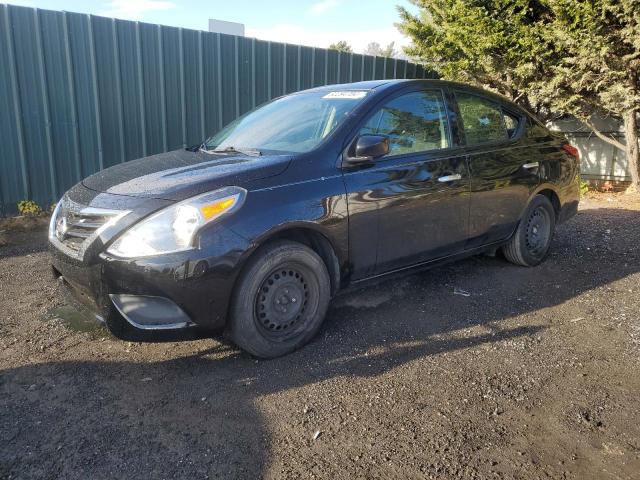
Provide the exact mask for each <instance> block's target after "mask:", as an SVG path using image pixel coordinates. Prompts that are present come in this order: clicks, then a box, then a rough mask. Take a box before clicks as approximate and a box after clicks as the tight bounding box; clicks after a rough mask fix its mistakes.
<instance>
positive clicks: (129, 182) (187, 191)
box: [82, 150, 291, 201]
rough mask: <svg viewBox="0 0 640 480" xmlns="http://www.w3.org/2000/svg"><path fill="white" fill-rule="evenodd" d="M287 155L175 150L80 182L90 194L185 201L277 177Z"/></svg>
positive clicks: (135, 161)
mask: <svg viewBox="0 0 640 480" xmlns="http://www.w3.org/2000/svg"><path fill="white" fill-rule="evenodd" d="M290 162H291V156H289V155H262V156H248V155H242V154H225V155H223V154H209V153H205V152H202V151H197V152H193V151H189V150H175V151H172V152H166V153H160V154H158V155H152V156H150V157H144V158H141V159H138V160H133V161H130V162H126V163H122V164H120V165H116V166H113V167H110V168H107V169H105V170H102V171H100V172H98V173H96V174H94V175H91V176H90V177H87V178H86V179H84V180H83V181H82V184H83V185H84V186H85V187H86V188H88V189H91V190H93V191H96V192H103V193H109V194H112V195H125V196H129V197H142V198H157V199H163V200H175V201H179V200H184V199H186V198H189V197H192V196H194V195H198V194H200V193H204V192H208V191H211V190H215V189H216V188H220V187H224V186H228V185H236V186H240V187H245V188H247V187H248V186H249V185H248V184H250V183H251V182H252V181H255V180H260V179H263V178H267V177H272V176H275V175H279V174H280V173H282V172H284V171H285V170H286V168H287V166H288V165H289V163H290Z"/></svg>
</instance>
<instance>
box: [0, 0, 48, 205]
mask: <svg viewBox="0 0 640 480" xmlns="http://www.w3.org/2000/svg"><path fill="white" fill-rule="evenodd" d="M9 22H10V24H11V33H12V34H13V49H14V52H15V55H14V61H15V67H16V78H17V84H18V89H17V90H18V92H17V93H18V103H19V108H20V112H21V114H22V116H21V118H20V121H21V123H22V134H23V137H24V147H25V156H26V171H27V175H28V192H27V194H28V195H30V197H31V198H33V199H34V200H36V201H37V202H38V203H43V204H45V205H46V204H48V203H49V200H48V199H50V198H52V197H55V195H56V193H57V192H54V188H53V187H54V186H55V184H56V176H55V175H56V172H55V171H53V168H52V165H51V164H52V161H53V147H52V145H51V135H50V126H51V124H50V123H49V118H48V108H49V106H48V101H47V98H46V95H45V93H46V88H43V85H45V84H44V80H43V78H42V75H43V70H44V67H43V65H42V64H43V59H42V43H41V39H40V27H39V21H38V14H37V12H36V11H35V10H31V9H24V8H16V7H11V6H10V7H9ZM3 137H4V135H3Z"/></svg>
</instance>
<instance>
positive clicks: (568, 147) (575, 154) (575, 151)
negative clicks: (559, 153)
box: [562, 143, 580, 160]
mask: <svg viewBox="0 0 640 480" xmlns="http://www.w3.org/2000/svg"><path fill="white" fill-rule="evenodd" d="M562 149H563V150H564V151H565V152H567V153H568V154H569V155H571V156H572V157H573V158H575V159H576V160H579V159H580V152H579V151H578V149H577V148H576V147H574V146H573V145H570V144H568V143H565V144H564V145H562Z"/></svg>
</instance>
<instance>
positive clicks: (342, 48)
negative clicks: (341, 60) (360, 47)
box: [329, 40, 353, 53]
mask: <svg viewBox="0 0 640 480" xmlns="http://www.w3.org/2000/svg"><path fill="white" fill-rule="evenodd" d="M329 49H330V50H338V51H339V52H345V53H353V49H352V48H351V45H349V44H348V43H347V42H346V41H344V40H340V41H339V42H337V43H332V44H331V45H329Z"/></svg>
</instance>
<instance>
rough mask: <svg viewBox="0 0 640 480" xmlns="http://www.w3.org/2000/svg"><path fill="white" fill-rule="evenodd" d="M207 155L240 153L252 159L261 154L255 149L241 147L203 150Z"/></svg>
mask: <svg viewBox="0 0 640 480" xmlns="http://www.w3.org/2000/svg"><path fill="white" fill-rule="evenodd" d="M205 151H206V152H207V153H242V154H243V155H250V156H253V157H259V156H260V155H262V152H261V151H260V150H258V149H257V148H242V147H233V146H231V147H225V148H222V149H218V148H216V149H214V150H205Z"/></svg>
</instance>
